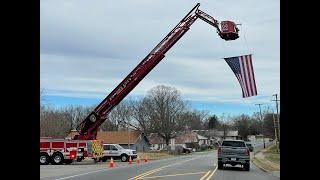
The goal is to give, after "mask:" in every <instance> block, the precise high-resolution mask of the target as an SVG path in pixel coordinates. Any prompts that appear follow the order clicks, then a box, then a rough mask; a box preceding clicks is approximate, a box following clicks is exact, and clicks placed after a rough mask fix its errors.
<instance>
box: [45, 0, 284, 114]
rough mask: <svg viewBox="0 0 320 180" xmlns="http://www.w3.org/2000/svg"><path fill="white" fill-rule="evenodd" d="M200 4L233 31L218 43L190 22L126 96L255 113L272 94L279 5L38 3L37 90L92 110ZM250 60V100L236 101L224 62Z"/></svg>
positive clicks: (229, 1)
mask: <svg viewBox="0 0 320 180" xmlns="http://www.w3.org/2000/svg"><path fill="white" fill-rule="evenodd" d="M197 2H200V3H201V5H200V8H199V9H201V10H203V11H205V12H206V13H208V14H210V15H211V16H213V17H214V18H216V19H217V20H219V21H223V20H231V21H235V22H236V23H241V24H242V26H239V29H240V32H239V33H240V38H239V39H237V40H235V41H224V40H222V39H221V38H219V36H218V35H217V33H216V29H214V28H213V27H212V26H210V25H209V24H207V23H205V22H204V21H202V20H201V19H198V20H197V21H196V22H195V23H194V24H193V25H192V26H191V29H190V30H189V31H188V32H187V33H186V34H185V35H184V36H183V37H182V38H181V39H180V40H179V42H177V43H176V44H175V46H173V47H172V48H171V49H170V50H169V51H168V52H167V54H166V57H165V58H164V59H163V60H162V61H161V62H160V63H159V64H158V65H157V66H156V67H155V68H154V69H153V70H152V71H151V72H150V73H149V74H148V75H147V76H146V77H145V78H144V79H143V80H142V81H141V82H140V84H139V85H138V86H137V87H136V88H135V89H134V90H133V91H132V92H131V93H130V94H129V96H130V97H134V98H135V97H142V96H144V95H145V94H146V92H147V91H148V90H150V89H151V88H152V87H155V86H157V85H167V86H173V87H175V88H177V89H178V90H179V91H180V92H181V94H182V96H183V97H184V98H185V99H186V100H188V101H190V103H191V104H192V106H193V107H194V108H197V109H199V110H204V109H207V110H209V111H210V112H211V113H216V114H222V113H226V114H241V113H252V112H254V111H258V107H257V106H255V105H254V104H256V103H268V104H269V105H270V106H272V107H273V106H274V105H273V104H272V102H271V101H270V100H271V99H272V94H275V93H278V94H280V2H279V0H263V1H262V0H260V1H257V0H241V1H239V0H224V1H214V0H208V1H201V0H198V1H193V0H175V1H170V0H152V1H151V0H117V1H115V0H114V1H109V0H90V1H88V0H41V5H40V7H41V9H40V11H41V16H40V19H41V20H40V23H41V24H40V28H41V29H40V33H41V35H40V41H41V50H40V53H41V54H40V67H41V70H40V73H41V74H40V78H41V79H40V83H41V88H42V89H44V90H45V93H46V102H47V103H49V104H52V105H55V106H63V105H67V104H79V105H93V104H96V103H99V102H100V101H101V100H102V99H103V98H104V97H105V96H106V95H108V93H110V92H111V91H112V90H113V89H114V88H115V87H116V86H117V85H118V83H120V82H121V81H122V80H123V78H124V77H125V76H126V75H127V74H128V73H129V72H130V71H131V70H132V69H133V68H134V67H135V66H136V65H137V64H138V63H139V62H140V61H141V60H142V59H143V58H144V57H145V56H146V55H147V54H148V53H149V52H150V51H151V50H152V49H153V48H154V47H155V46H156V45H157V44H158V43H159V41H160V40H162V39H163V38H164V37H165V36H166V35H167V34H168V32H169V31H170V30H171V29H172V28H173V27H174V26H175V25H176V24H177V23H178V22H179V21H180V20H181V19H182V18H183V17H184V16H185V15H186V13H188V12H189V10H191V9H192V7H193V6H195V5H196V3H197ZM250 53H252V54H253V66H254V71H255V78H256V84H257V89H258V96H254V97H250V98H242V93H241V88H240V86H239V83H238V81H237V79H236V77H235V76H234V74H233V72H232V71H231V69H230V68H229V66H228V65H227V63H226V62H225V61H224V60H223V59H222V58H224V57H230V56H238V55H244V54H250Z"/></svg>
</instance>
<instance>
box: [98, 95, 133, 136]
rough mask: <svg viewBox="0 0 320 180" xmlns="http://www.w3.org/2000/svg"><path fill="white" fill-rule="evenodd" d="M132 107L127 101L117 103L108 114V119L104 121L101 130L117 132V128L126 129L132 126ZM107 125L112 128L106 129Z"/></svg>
mask: <svg viewBox="0 0 320 180" xmlns="http://www.w3.org/2000/svg"><path fill="white" fill-rule="evenodd" d="M131 118H132V107H131V106H130V105H129V103H128V102H127V101H123V102H121V103H119V104H118V105H117V106H116V107H115V108H114V109H113V110H112V111H111V113H110V115H109V119H108V120H106V124H104V126H103V129H105V130H118V129H119V128H128V127H130V126H134V127H135V128H137V127H136V126H135V125H134V124H133V123H132V122H131ZM107 125H110V126H112V127H113V128H111V127H110V128H108V127H107Z"/></svg>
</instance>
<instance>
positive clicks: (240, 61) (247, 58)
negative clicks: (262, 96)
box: [224, 54, 257, 98]
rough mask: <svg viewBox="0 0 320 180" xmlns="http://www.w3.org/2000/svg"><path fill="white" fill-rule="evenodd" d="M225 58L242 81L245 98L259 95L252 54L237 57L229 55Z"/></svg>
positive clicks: (240, 81)
mask: <svg viewBox="0 0 320 180" xmlns="http://www.w3.org/2000/svg"><path fill="white" fill-rule="evenodd" d="M224 59H225V60H226V62H227V63H228V65H229V66H230V68H231V70H232V71H233V73H234V74H235V75H236V77H237V79H238V81H239V83H240V86H241V89H242V97H243V98H245V97H250V96H255V95H257V87H256V82H255V79H254V72H253V66H252V56H251V54H250V55H244V56H237V57H228V58H224Z"/></svg>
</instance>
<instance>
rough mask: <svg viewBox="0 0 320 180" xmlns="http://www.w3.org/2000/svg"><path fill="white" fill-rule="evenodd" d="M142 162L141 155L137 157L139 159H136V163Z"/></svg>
mask: <svg viewBox="0 0 320 180" xmlns="http://www.w3.org/2000/svg"><path fill="white" fill-rule="evenodd" d="M139 163H140V158H139V156H138V157H137V160H136V164H139Z"/></svg>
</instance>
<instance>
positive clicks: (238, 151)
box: [221, 146, 247, 156]
mask: <svg viewBox="0 0 320 180" xmlns="http://www.w3.org/2000/svg"><path fill="white" fill-rule="evenodd" d="M221 154H223V155H240V156H241V155H243V156H246V155H247V148H246V147H228V146H222V147H221Z"/></svg>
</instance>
